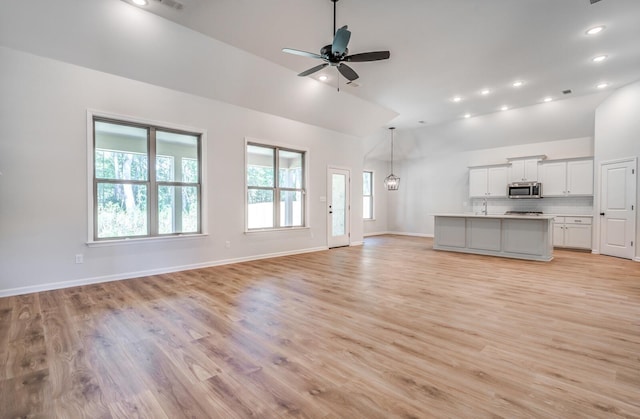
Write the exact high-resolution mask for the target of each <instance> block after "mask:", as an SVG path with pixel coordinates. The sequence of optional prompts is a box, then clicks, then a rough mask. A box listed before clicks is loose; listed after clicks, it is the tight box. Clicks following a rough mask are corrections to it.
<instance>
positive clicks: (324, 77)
mask: <svg viewBox="0 0 640 419" xmlns="http://www.w3.org/2000/svg"><path fill="white" fill-rule="evenodd" d="M318 80H320V81H327V80H329V76H327V75H326V74H321V75H320V76H318Z"/></svg>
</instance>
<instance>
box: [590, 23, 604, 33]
mask: <svg viewBox="0 0 640 419" xmlns="http://www.w3.org/2000/svg"><path fill="white" fill-rule="evenodd" d="M604 28H605V26H604V25H600V26H596V27H593V28H591V29H589V30H588V31H587V32H586V34H587V35H595V34H598V33H600V32H602V31H603V30H604Z"/></svg>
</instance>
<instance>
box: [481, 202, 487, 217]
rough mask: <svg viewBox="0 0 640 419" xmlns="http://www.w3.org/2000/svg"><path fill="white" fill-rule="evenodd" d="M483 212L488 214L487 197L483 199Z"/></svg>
mask: <svg viewBox="0 0 640 419" xmlns="http://www.w3.org/2000/svg"><path fill="white" fill-rule="evenodd" d="M482 213H483V214H484V215H487V198H483V199H482Z"/></svg>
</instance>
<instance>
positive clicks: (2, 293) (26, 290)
mask: <svg viewBox="0 0 640 419" xmlns="http://www.w3.org/2000/svg"><path fill="white" fill-rule="evenodd" d="M325 250H328V247H326V246H319V247H312V248H308V249H300V250H293V251H287V252H276V253H267V254H263V255H256V256H246V257H240V258H234V259H223V260H217V261H210V262H203V263H194V264H191V265H181V266H169V267H166V268H159V269H149V270H146V271H137V272H125V273H121V274H114V275H105V276H97V277H93V278H84V279H76V280H73V281H63V282H53V283H49V284H43V285H31V286H28V287H19V288H9V289H6V290H0V298H2V297H11V296H14V295H21V294H30V293H34V292H42V291H51V290H57V289H62V288H70V287H79V286H82V285H91V284H100V283H103V282H112V281H121V280H125V279H132V278H139V277H144V276H150V275H161V274H168V273H172V272H180V271H188V270H191V269H202V268H210V267H213V266H221V265H231V264H234V263H240V262H250V261H254V260H261V259H271V258H277V257H282V256H291V255H298V254H302V253H312V252H321V251H325Z"/></svg>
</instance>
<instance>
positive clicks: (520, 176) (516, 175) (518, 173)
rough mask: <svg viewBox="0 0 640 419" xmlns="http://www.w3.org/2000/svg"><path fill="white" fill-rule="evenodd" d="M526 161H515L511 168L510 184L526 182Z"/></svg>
mask: <svg viewBox="0 0 640 419" xmlns="http://www.w3.org/2000/svg"><path fill="white" fill-rule="evenodd" d="M524 167H525V164H524V160H513V161H512V162H511V167H509V182H522V181H524V179H525V178H524V170H525V169H524Z"/></svg>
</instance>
